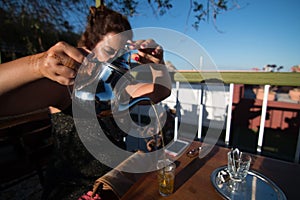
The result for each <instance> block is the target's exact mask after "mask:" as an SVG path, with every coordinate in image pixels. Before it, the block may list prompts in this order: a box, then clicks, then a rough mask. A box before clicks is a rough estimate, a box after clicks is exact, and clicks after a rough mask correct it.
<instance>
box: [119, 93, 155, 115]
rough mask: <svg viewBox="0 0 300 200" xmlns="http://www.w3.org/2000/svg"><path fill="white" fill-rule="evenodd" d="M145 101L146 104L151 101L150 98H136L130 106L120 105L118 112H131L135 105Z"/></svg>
mask: <svg viewBox="0 0 300 200" xmlns="http://www.w3.org/2000/svg"><path fill="white" fill-rule="evenodd" d="M143 101H146V102H148V103H150V102H151V99H150V98H148V97H137V98H134V99H132V100H131V101H130V102H129V103H128V104H119V107H118V112H123V111H126V110H129V109H131V108H132V107H134V106H135V105H137V104H138V103H141V102H143Z"/></svg>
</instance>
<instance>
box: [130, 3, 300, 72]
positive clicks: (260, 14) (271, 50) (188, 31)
mask: <svg viewBox="0 0 300 200" xmlns="http://www.w3.org/2000/svg"><path fill="white" fill-rule="evenodd" d="M189 2H190V1H186V0H173V1H172V3H173V8H172V9H171V10H170V11H169V12H168V13H167V14H166V15H165V16H162V17H161V16H158V17H155V15H153V11H152V10H151V9H150V8H149V7H147V6H148V5H147V4H146V3H145V7H141V9H142V10H141V14H140V15H138V16H135V17H133V18H130V22H131V24H132V27H133V28H142V27H162V28H167V29H172V30H175V31H178V32H180V33H182V34H185V35H186V36H187V37H190V38H192V39H193V40H195V41H196V42H197V43H199V45H201V46H202V47H203V48H204V49H205V51H206V52H207V53H208V54H209V56H210V57H211V58H212V60H213V62H214V63H215V64H216V67H217V69H218V70H250V69H251V68H254V67H256V68H259V69H262V68H263V67H264V66H265V65H267V64H276V65H277V66H281V65H282V66H284V69H283V70H281V71H290V68H291V67H292V66H293V65H299V64H300V20H299V19H300V12H299V8H300V1H299V0H239V1H238V3H239V4H240V5H241V6H242V7H241V8H240V9H234V10H230V11H228V12H225V13H223V14H221V15H220V16H218V18H217V21H216V26H217V28H218V29H219V30H220V31H222V32H219V31H218V30H217V29H216V28H215V26H214V24H213V22H212V21H210V22H202V23H200V27H199V30H198V31H196V30H195V29H194V28H193V27H192V26H191V23H192V22H193V20H194V19H193V13H192V14H191V15H190V17H189V18H187V17H188V9H189ZM147 10H149V11H148V12H147ZM187 21H188V23H187ZM190 53H191V54H193V53H194V52H193V51H192V52H190ZM194 56H195V57H199V55H194ZM166 60H167V58H166ZM171 61H172V60H171ZM174 62H175V63H174V64H175V66H176V64H177V63H176V59H175V60H174ZM178 65H180V66H182V67H179V68H180V69H185V67H184V66H183V65H182V64H179V63H178Z"/></svg>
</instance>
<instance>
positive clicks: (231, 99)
mask: <svg viewBox="0 0 300 200" xmlns="http://www.w3.org/2000/svg"><path fill="white" fill-rule="evenodd" d="M233 88H234V84H233V83H230V84H229V102H228V106H227V121H226V133H225V144H226V145H229V138H230V126H231V114H232V103H233V92H234V91H233Z"/></svg>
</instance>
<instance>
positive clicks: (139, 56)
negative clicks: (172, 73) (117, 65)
mask: <svg viewBox="0 0 300 200" xmlns="http://www.w3.org/2000/svg"><path fill="white" fill-rule="evenodd" d="M128 44H129V48H130V49H131V50H138V52H137V53H135V54H132V55H131V58H132V59H133V60H135V61H136V62H138V63H140V64H146V63H155V64H164V60H163V48H162V47H161V46H160V45H158V44H157V43H156V42H155V41H154V40H153V39H147V40H137V41H134V42H133V41H128Z"/></svg>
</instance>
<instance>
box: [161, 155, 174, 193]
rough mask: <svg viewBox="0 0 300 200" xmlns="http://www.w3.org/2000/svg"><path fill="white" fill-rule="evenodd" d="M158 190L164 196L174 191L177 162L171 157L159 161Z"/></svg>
mask: <svg viewBox="0 0 300 200" xmlns="http://www.w3.org/2000/svg"><path fill="white" fill-rule="evenodd" d="M157 169H158V172H157V179H158V191H159V193H160V195H162V196H169V195H171V194H172V193H173V191H174V180H175V169H176V164H175V163H174V162H172V161H171V160H169V159H166V160H159V161H158V163H157Z"/></svg>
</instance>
